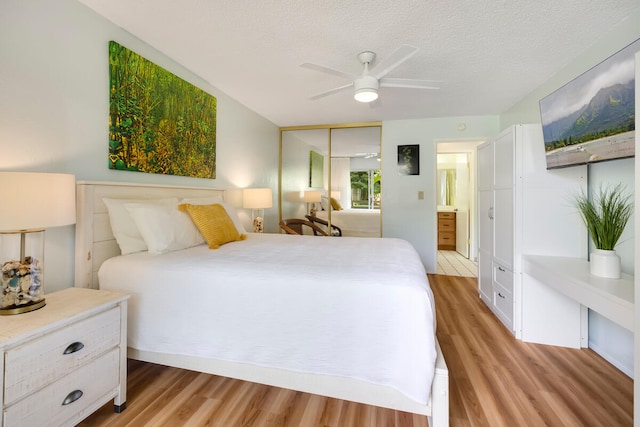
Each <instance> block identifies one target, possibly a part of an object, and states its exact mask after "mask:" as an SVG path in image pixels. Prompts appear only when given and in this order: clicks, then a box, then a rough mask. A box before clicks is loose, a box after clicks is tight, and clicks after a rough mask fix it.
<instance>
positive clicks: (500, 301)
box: [493, 283, 513, 330]
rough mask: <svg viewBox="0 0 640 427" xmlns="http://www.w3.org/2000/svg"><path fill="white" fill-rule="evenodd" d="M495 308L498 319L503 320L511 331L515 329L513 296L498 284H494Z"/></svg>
mask: <svg viewBox="0 0 640 427" xmlns="http://www.w3.org/2000/svg"><path fill="white" fill-rule="evenodd" d="M493 306H494V307H495V308H496V310H497V313H496V314H498V317H500V318H501V319H502V321H503V322H504V323H505V325H506V326H507V327H508V328H509V330H512V329H513V294H512V293H511V292H509V291H508V290H506V289H504V288H503V287H502V286H500V285H498V284H497V283H494V284H493Z"/></svg>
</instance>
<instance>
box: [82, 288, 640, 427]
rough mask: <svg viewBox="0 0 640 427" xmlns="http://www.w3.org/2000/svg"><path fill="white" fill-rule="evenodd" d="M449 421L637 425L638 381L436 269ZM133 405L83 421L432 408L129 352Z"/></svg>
mask: <svg viewBox="0 0 640 427" xmlns="http://www.w3.org/2000/svg"><path fill="white" fill-rule="evenodd" d="M429 280H430V282H431V285H432V288H433V291H434V294H435V299H436V307H437V317H438V339H439V341H440V345H441V346H442V350H443V353H444V356H445V360H446V361H447V364H448V366H449V375H450V417H451V425H452V426H491V427H493V426H545V425H546V426H563V427H564V426H631V425H632V424H633V418H632V417H633V381H632V380H631V379H630V378H628V377H627V376H626V375H624V374H623V373H621V372H620V371H618V370H617V369H616V368H614V367H613V366H611V365H610V364H609V363H607V362H606V361H605V360H603V359H602V358H601V357H599V356H598V355H597V354H596V353H594V352H593V351H591V350H588V349H582V350H575V349H566V348H558V347H551V346H543V345H535V344H529V343H523V342H520V341H517V340H515V339H514V338H513V336H512V335H511V334H510V333H509V332H508V331H507V330H506V329H505V328H504V327H503V326H502V324H501V323H500V322H499V321H498V320H497V319H496V318H495V317H494V316H493V314H492V313H491V312H490V311H489V309H488V308H487V307H486V306H485V305H484V304H483V303H482V302H481V301H480V300H479V298H478V293H477V284H476V280H475V279H473V278H468V277H454V276H439V275H430V276H429ZM128 381H129V383H128V400H127V409H126V410H125V411H124V412H123V413H121V414H113V413H112V404H111V403H110V404H108V405H105V406H104V407H103V408H102V409H101V410H99V411H98V412H96V413H95V414H93V415H91V416H90V417H89V418H87V419H86V420H85V421H84V422H83V423H82V424H80V425H81V426H97V427H103V426H105V427H106V426H147V425H148V426H206V425H208V426H303V427H306V426H336V427H337V426H340V427H343V426H347V427H352V426H353V427H357V426H371V427H373V426H380V427H382V426H384V427H391V426H396V427H411V426H425V427H426V426H427V420H426V417H422V416H417V415H412V414H407V413H403V412H398V411H392V410H387V409H381V408H375V407H371V406H367V405H361V404H355V403H352V402H346V401H341V400H336V399H328V398H324V397H320V396H315V395H310V394H306V393H298V392H293V391H290V390H283V389H279V388H275V387H268V386H263V385H258V384H252V383H247V382H243V381H237V380H230V379H227V378H221V377H216V376H213V375H206V374H200V373H196V372H190V371H184V370H180V369H176V368H167V367H162V366H158V365H153V364H148V363H142V362H136V361H130V363H129V379H128Z"/></svg>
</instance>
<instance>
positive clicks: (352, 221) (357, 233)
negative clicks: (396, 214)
mask: <svg viewBox="0 0 640 427" xmlns="http://www.w3.org/2000/svg"><path fill="white" fill-rule="evenodd" d="M316 216H317V217H318V218H321V219H324V220H327V218H328V216H329V212H328V211H318V212H316ZM331 224H332V225H336V226H338V227H340V229H341V230H342V235H343V236H353V237H380V209H341V210H339V211H338V210H332V211H331Z"/></svg>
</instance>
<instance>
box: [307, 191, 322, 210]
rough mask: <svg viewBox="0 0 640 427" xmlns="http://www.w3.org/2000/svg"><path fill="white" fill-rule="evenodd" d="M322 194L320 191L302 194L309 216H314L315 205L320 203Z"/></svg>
mask: <svg viewBox="0 0 640 427" xmlns="http://www.w3.org/2000/svg"><path fill="white" fill-rule="evenodd" d="M321 198H322V193H321V192H320V190H310V191H305V192H304V202H305V203H306V204H307V210H308V212H309V215H311V216H316V203H320V199H321Z"/></svg>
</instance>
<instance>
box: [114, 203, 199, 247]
mask: <svg viewBox="0 0 640 427" xmlns="http://www.w3.org/2000/svg"><path fill="white" fill-rule="evenodd" d="M125 207H126V209H127V211H128V212H129V214H130V215H131V218H133V221H134V222H135V224H136V226H137V227H138V231H139V232H140V234H141V235H142V238H143V239H144V241H145V243H146V244H147V248H148V251H149V253H152V254H161V253H165V252H171V251H177V250H180V249H186V248H190V247H193V246H198V245H202V244H203V243H204V238H203V237H202V235H201V234H200V232H199V231H198V229H197V228H196V226H195V224H194V223H193V221H191V218H190V217H189V214H188V213H186V212H180V210H178V200H177V199H175V200H174V201H173V202H172V203H171V204H167V205H164V204H157V203H146V202H136V203H125Z"/></svg>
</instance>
